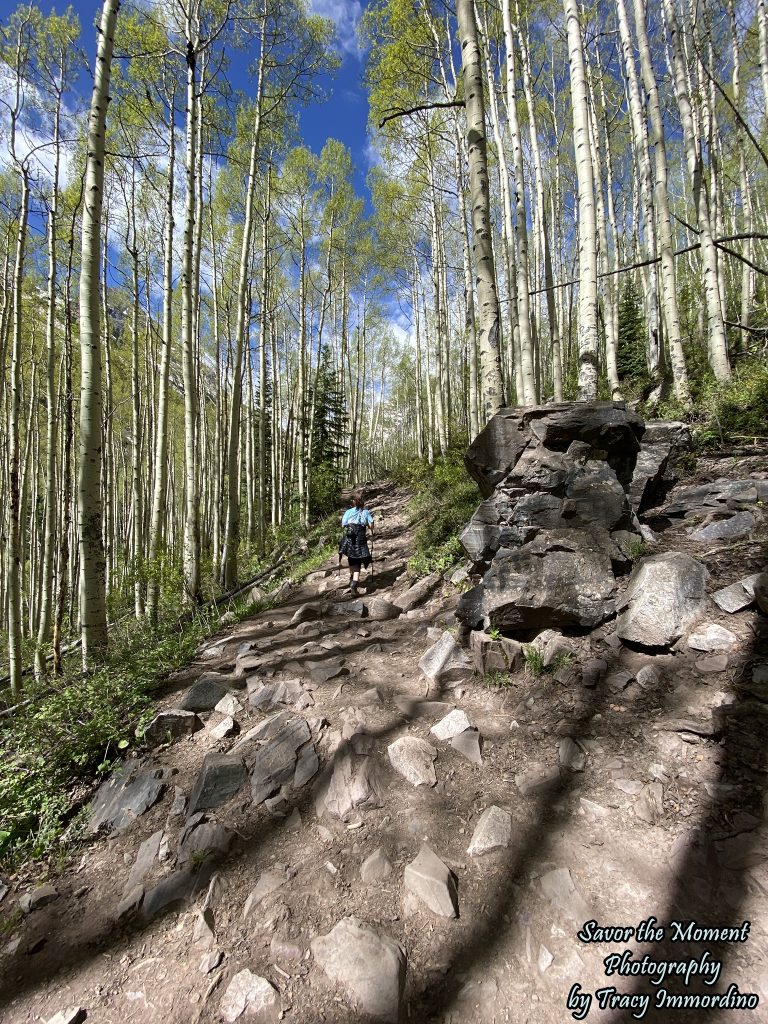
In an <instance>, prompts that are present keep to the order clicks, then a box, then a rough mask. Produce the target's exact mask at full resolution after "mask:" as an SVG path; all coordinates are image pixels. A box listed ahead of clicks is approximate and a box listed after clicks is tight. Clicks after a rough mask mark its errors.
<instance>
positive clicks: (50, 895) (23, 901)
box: [19, 885, 60, 914]
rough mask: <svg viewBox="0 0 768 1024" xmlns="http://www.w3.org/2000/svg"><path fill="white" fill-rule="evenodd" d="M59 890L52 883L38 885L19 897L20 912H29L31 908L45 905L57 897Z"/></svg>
mask: <svg viewBox="0 0 768 1024" xmlns="http://www.w3.org/2000/svg"><path fill="white" fill-rule="evenodd" d="M59 895H60V894H59V892H58V891H57V890H56V889H54V887H53V886H52V885H38V886H37V888H36V889H33V890H32V891H31V892H27V893H25V894H24V895H23V896H20V897H19V908H20V910H21V912H22V914H31V913H32V911H33V910H40V908H41V907H47V906H48V904H49V903H53V901H54V900H57V899H58V898H59Z"/></svg>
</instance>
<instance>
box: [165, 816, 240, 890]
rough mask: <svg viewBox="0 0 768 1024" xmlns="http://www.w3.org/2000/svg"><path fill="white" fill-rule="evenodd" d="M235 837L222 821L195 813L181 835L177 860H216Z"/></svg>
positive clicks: (179, 861) (227, 848) (183, 861)
mask: <svg viewBox="0 0 768 1024" xmlns="http://www.w3.org/2000/svg"><path fill="white" fill-rule="evenodd" d="M233 839H234V833H233V832H232V831H231V830H230V829H228V828H227V827H226V825H222V824H221V822H220V821H217V820H216V819H215V818H211V817H209V816H208V815H207V814H204V813H200V814H195V815H193V816H192V817H191V818H190V819H189V821H188V822H187V824H186V825H185V827H184V828H183V830H182V832H181V835H180V836H179V849H178V853H177V855H176V859H177V862H178V863H179V864H186V863H187V862H189V861H193V862H198V861H200V860H205V859H208V860H214V859H215V858H216V856H217V855H219V854H224V853H226V852H227V851H228V850H229V848H230V846H231V845H232V840H233ZM207 882H208V879H206V883H207Z"/></svg>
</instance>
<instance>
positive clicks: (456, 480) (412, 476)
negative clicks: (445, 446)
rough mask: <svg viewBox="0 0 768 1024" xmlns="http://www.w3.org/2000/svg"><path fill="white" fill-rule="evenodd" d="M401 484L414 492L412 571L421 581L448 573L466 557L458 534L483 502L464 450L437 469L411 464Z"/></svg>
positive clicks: (455, 452)
mask: <svg viewBox="0 0 768 1024" xmlns="http://www.w3.org/2000/svg"><path fill="white" fill-rule="evenodd" d="M398 483H400V484H402V485H403V486H405V487H408V488H409V489H410V490H411V491H413V492H414V497H413V498H412V499H411V502H410V505H409V512H410V516H411V522H412V525H413V526H414V527H415V547H416V550H415V553H414V554H413V555H412V557H411V558H410V560H409V562H408V569H409V570H410V572H411V573H413V575H414V576H417V577H421V576H427V575H428V574H429V573H431V572H435V571H437V572H439V573H446V572H448V570H449V569H451V568H452V567H453V566H454V565H456V564H457V563H458V562H459V561H460V560H461V559H462V557H463V556H464V549H463V548H462V546H461V544H460V543H459V540H458V534H459V533H460V532H461V530H462V529H463V528H464V526H465V525H466V523H467V521H468V520H469V519H470V518H471V517H472V514H473V512H474V511H475V509H476V508H477V506H478V505H479V503H480V502H481V501H482V495H481V494H480V491H479V490H478V487H477V484H476V483H475V482H474V480H473V479H472V478H471V477H470V476H469V474H468V473H467V470H466V468H465V466H464V458H463V449H462V450H461V451H459V450H458V449H452V450H451V451H449V452H448V454H447V455H446V456H445V457H444V458H441V459H437V460H436V461H435V464H434V466H429V465H427V464H426V463H424V462H420V461H417V462H412V463H409V464H408V466H407V467H405V468H403V469H401V470H400V471H399V473H398Z"/></svg>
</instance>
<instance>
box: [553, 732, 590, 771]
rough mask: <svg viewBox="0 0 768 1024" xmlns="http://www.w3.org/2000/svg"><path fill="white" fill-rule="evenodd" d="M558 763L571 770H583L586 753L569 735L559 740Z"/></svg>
mask: <svg viewBox="0 0 768 1024" xmlns="http://www.w3.org/2000/svg"><path fill="white" fill-rule="evenodd" d="M559 756H560V764H561V765H562V767H563V768H567V769H568V770H569V771H572V772H583V771H584V765H585V764H586V760H587V755H586V754H585V753H584V751H583V750H582V749H581V747H580V746H579V745H578V744H577V743H574V741H573V740H572V739H571V738H570V736H564V737H563V739H562V740H561V741H560V750H559Z"/></svg>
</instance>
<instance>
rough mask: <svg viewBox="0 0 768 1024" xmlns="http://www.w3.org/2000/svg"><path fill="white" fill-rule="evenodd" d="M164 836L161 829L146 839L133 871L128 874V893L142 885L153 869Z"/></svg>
mask: <svg viewBox="0 0 768 1024" xmlns="http://www.w3.org/2000/svg"><path fill="white" fill-rule="evenodd" d="M162 838H163V831H162V829H161V830H160V831H159V832H155V833H153V834H152V835H151V836H150V837H149V838H148V839H145V840H144V842H143V843H142V844H141V846H140V847H139V849H138V852H137V854H136V860H135V861H134V862H133V867H132V868H131V873H130V874H129V875H128V881H127V882H126V883H125V894H126V895H127V894H128V893H130V892H131V890H132V889H135V888H136V886H137V885H140V884H141V883H142V882H143V881H144V879H145V878H146V877H147V875H148V874H149V872H150V871H151V870H152V868H153V866H154V864H155V861H156V860H157V855H158V853H159V852H160V843H161V841H162Z"/></svg>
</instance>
